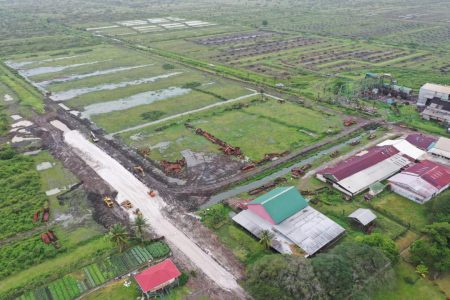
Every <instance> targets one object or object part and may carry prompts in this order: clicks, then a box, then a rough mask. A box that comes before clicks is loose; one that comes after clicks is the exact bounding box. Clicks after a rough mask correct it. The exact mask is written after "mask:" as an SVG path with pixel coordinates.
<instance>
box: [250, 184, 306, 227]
mask: <svg viewBox="0 0 450 300" xmlns="http://www.w3.org/2000/svg"><path fill="white" fill-rule="evenodd" d="M250 205H261V206H263V207H264V209H265V210H266V212H267V213H268V214H269V216H270V217H271V218H272V220H273V221H274V222H275V223H276V224H279V223H281V222H283V221H284V220H285V219H287V218H289V217H290V216H292V215H293V214H295V213H296V212H298V211H300V210H302V209H303V208H305V207H306V206H307V205H308V203H307V202H306V200H305V198H303V196H302V195H301V194H300V193H299V192H298V190H297V189H296V188H295V187H293V186H291V187H279V188H275V189H273V190H271V191H270V192H268V193H266V194H264V195H262V196H260V197H258V198H256V199H255V200H253V201H251V202H250V203H248V206H250Z"/></svg>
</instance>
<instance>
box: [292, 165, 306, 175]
mask: <svg viewBox="0 0 450 300" xmlns="http://www.w3.org/2000/svg"><path fill="white" fill-rule="evenodd" d="M309 168H311V164H306V165H303V166H301V167H299V168H293V169H292V170H291V176H292V178H299V177H300V176H303V175H305V172H306V170H308V169H309Z"/></svg>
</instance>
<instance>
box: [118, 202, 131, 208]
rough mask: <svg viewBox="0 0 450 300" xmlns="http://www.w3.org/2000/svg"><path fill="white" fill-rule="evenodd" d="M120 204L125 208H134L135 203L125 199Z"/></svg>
mask: <svg viewBox="0 0 450 300" xmlns="http://www.w3.org/2000/svg"><path fill="white" fill-rule="evenodd" d="M120 205H121V206H122V207H123V208H125V209H131V208H133V204H132V203H131V202H130V200H124V201H122V203H120Z"/></svg>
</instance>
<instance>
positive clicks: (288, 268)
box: [246, 243, 392, 299]
mask: <svg viewBox="0 0 450 300" xmlns="http://www.w3.org/2000/svg"><path fill="white" fill-rule="evenodd" d="M390 264H391V262H390V260H389V259H388V258H387V257H386V256H385V255H384V254H383V253H382V252H381V251H380V250H378V249H376V248H372V247H370V246H368V245H366V244H363V243H344V244H341V245H339V246H337V247H335V248H334V249H332V250H330V251H329V252H327V253H324V254H319V255H318V256H317V257H315V258H312V259H305V258H303V257H296V256H281V255H268V256H264V257H263V258H261V259H259V260H258V261H257V262H256V263H255V264H254V265H252V266H251V267H249V269H248V271H247V274H248V279H247V281H246V285H247V287H248V288H249V291H250V293H251V294H252V296H253V297H254V298H255V299H267V295H272V296H273V299H346V298H349V297H350V298H355V297H364V295H368V294H370V292H371V291H373V290H374V289H375V288H377V287H379V286H380V285H381V284H385V283H386V282H388V280H389V279H390V278H391V275H392V272H391V271H392V269H391V267H390Z"/></svg>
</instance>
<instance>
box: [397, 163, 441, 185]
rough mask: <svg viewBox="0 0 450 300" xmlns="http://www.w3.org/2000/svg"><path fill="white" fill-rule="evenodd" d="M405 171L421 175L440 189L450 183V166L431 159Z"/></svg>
mask: <svg viewBox="0 0 450 300" xmlns="http://www.w3.org/2000/svg"><path fill="white" fill-rule="evenodd" d="M404 172H405V173H409V174H414V175H417V176H419V177H421V178H422V179H424V180H425V181H427V182H428V183H430V184H431V185H432V186H434V187H435V188H437V189H439V190H440V189H442V188H443V187H446V186H447V185H449V184H450V168H448V167H445V166H442V165H440V164H437V163H435V162H432V161H429V160H424V161H422V162H420V163H417V164H415V165H414V166H412V167H409V168H407V169H406V170H405V171H404Z"/></svg>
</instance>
